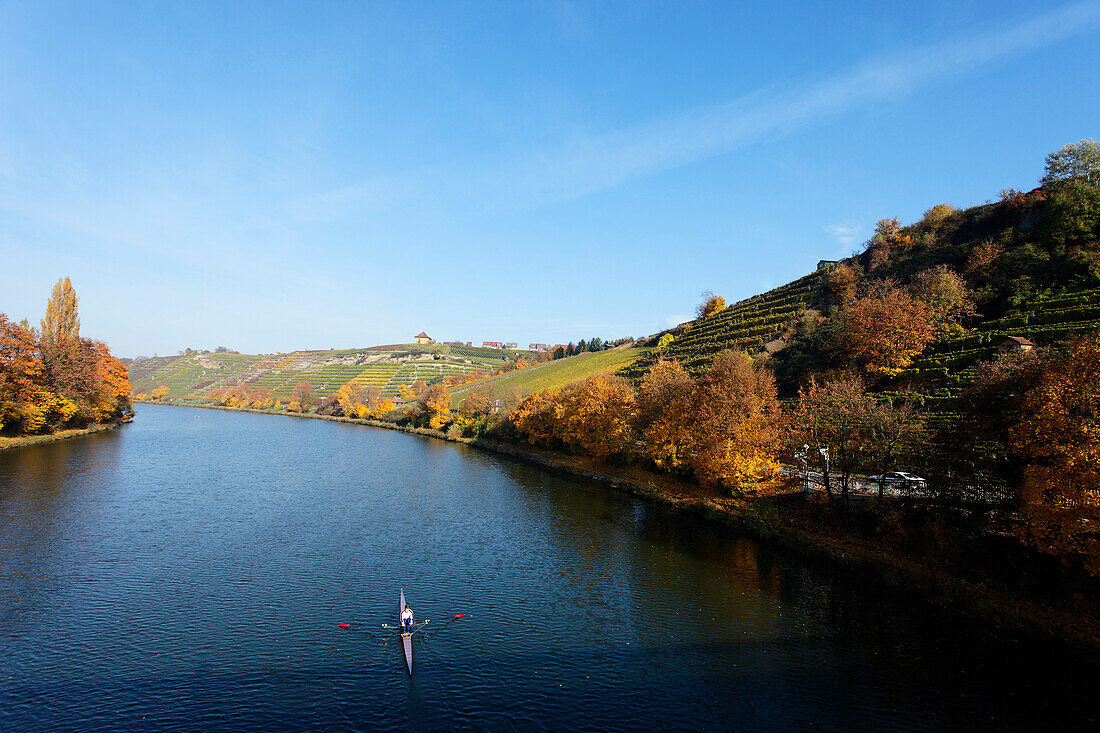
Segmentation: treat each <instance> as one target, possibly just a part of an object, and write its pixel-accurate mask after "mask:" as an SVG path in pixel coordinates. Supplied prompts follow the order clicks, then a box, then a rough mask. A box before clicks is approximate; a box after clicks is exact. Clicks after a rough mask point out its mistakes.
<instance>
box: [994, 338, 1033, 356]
mask: <svg viewBox="0 0 1100 733" xmlns="http://www.w3.org/2000/svg"><path fill="white" fill-rule="evenodd" d="M1034 348H1035V343H1034V342H1033V341H1029V340H1027V339H1026V338H1024V337H1023V336H1008V337H1007V338H1005V340H1004V341H1002V342H1001V345H1000V346H998V347H997V351H999V352H1001V353H1002V354H1007V353H1008V352H1010V351H1031V350H1032V349H1034Z"/></svg>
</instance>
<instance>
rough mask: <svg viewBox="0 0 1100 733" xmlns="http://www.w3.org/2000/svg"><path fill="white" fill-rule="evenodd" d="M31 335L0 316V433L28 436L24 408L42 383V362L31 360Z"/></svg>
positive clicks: (26, 415) (27, 408)
mask: <svg viewBox="0 0 1100 733" xmlns="http://www.w3.org/2000/svg"><path fill="white" fill-rule="evenodd" d="M36 350H37V346H36V344H35V338H34V334H33V333H31V331H30V329H28V328H26V327H24V326H22V325H20V324H17V323H12V322H11V321H9V320H8V317H7V316H6V315H5V314H3V313H0V430H3V429H4V428H6V427H7V428H12V427H13V426H14V429H18V430H19V431H20V432H29V431H27V430H26V429H25V427H24V423H25V422H26V419H27V417H28V414H29V410H30V405H29V404H28V403H29V401H30V399H31V396H32V395H34V394H35V393H36V392H37V391H38V389H39V387H40V385H41V383H42V377H43V374H42V371H43V369H42V362H40V361H39V360H38V359H37V358H35V351H36Z"/></svg>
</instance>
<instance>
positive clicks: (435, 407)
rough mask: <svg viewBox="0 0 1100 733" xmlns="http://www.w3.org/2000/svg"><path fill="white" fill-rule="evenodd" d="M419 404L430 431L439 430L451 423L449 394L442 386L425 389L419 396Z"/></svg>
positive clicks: (434, 385) (436, 385)
mask: <svg viewBox="0 0 1100 733" xmlns="http://www.w3.org/2000/svg"><path fill="white" fill-rule="evenodd" d="M419 403H420V405H421V406H422V407H423V409H424V414H425V415H426V416H427V418H428V427H430V428H431V429H433V430H439V429H440V428H442V427H443V426H444V425H446V424H447V423H449V422H450V421H451V393H450V392H448V391H447V388H446V387H445V386H443V385H442V384H433V385H432V386H431V387H428V388H426V389H425V390H424V392H423V393H422V394H421V395H420V399H419Z"/></svg>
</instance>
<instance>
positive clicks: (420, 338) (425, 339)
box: [413, 331, 432, 344]
mask: <svg viewBox="0 0 1100 733" xmlns="http://www.w3.org/2000/svg"><path fill="white" fill-rule="evenodd" d="M413 340H414V341H416V343H418V344H430V343H431V342H432V339H431V337H430V336H429V335H428V334H426V333H424V332H423V331H421V332H420V333H418V334H416V336H414V337H413Z"/></svg>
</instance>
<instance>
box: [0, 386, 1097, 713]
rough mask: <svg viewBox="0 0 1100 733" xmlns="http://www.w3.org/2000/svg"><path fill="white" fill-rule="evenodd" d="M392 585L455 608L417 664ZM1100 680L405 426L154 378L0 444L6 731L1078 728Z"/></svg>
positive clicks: (1060, 655)
mask: <svg viewBox="0 0 1100 733" xmlns="http://www.w3.org/2000/svg"><path fill="white" fill-rule="evenodd" d="M402 587H403V588H404V589H405V592H406V594H407V595H408V597H409V599H410V601H411V602H412V605H413V607H414V609H415V610H416V611H417V614H418V616H420V617H422V618H423V617H431V618H436V619H447V618H450V617H452V616H453V615H454V614H456V613H463V614H465V618H464V619H462V620H460V621H458V622H455V623H452V624H450V625H448V626H445V627H441V628H438V629H437V630H435V631H434V632H433V633H430V634H427V635H426V636H424V637H423V638H421V639H419V640H418V641H417V647H416V672H415V675H414V676H413V677H412V678H410V677H409V676H408V674H407V673H406V672H405V668H404V662H403V658H402V654H401V648H400V644H399V643H398V640H397V638H396V637H394V636H393V635H392V634H390V633H388V632H386V631H384V630H383V629H381V628H380V624H382V623H383V622H387V621H391V620H392V617H393V616H394V615H395V614H396V604H397V595H398V590H399V589H400V588H402ZM344 621H346V622H350V623H353V624H354V626H353V628H352V629H350V630H349V629H341V628H338V627H337V624H338V623H340V622H344ZM433 626H436V624H434V623H433V624H430V625H429V626H428V629H429V630H430V629H432V627H433ZM1098 683H1100V674H1098V672H1097V670H1096V669H1095V668H1093V667H1091V666H1088V665H1086V664H1084V663H1082V662H1080V661H1076V660H1074V659H1072V658H1070V657H1069V656H1068V655H1066V654H1065V652H1063V651H1061V650H1057V649H1052V648H1049V647H1046V646H1043V645H1037V644H1034V643H1030V642H1025V641H1021V640H1016V639H1013V638H1010V637H1005V636H1002V635H998V634H997V633H995V632H989V631H985V630H983V629H982V627H980V626H977V625H975V624H971V623H968V622H965V621H962V620H959V619H957V618H953V617H951V616H948V615H945V614H943V613H941V612H938V611H935V610H932V609H929V608H927V607H924V606H922V605H921V604H919V603H918V602H916V601H914V600H913V599H912V598H908V597H904V596H901V595H898V594H897V593H895V592H892V591H889V590H886V589H882V588H879V587H878V586H876V585H875V584H873V583H868V582H867V581H865V580H861V579H859V578H853V577H850V576H846V575H842V574H837V573H836V572H833V571H831V570H830V569H828V568H823V567H820V566H815V565H810V564H807V563H804V562H802V561H801V560H799V559H797V558H792V557H788V556H784V555H777V554H775V553H773V552H770V551H768V550H767V549H764V548H761V547H760V546H758V545H756V544H755V543H753V542H751V541H748V540H744V539H739V538H737V537H736V536H733V535H731V534H730V533H728V532H727V531H725V530H722V529H721V528H717V527H710V526H708V525H705V524H700V523H698V522H694V521H686V520H681V519H678V518H676V517H675V516H671V515H669V514H668V513H666V512H665V511H663V510H660V509H658V508H655V507H652V506H647V505H646V504H644V503H641V502H638V501H636V500H634V499H632V498H629V497H625V496H622V495H619V494H616V493H613V492H610V491H608V490H605V489H604V488H602V487H600V486H595V485H591V484H587V483H584V482H579V481H576V480H573V479H570V478H564V477H562V476H559V475H556V474H554V473H552V472H548V471H545V470H542V469H539V468H535V467H531V466H527V465H525V464H521V463H516V462H513V461H511V460H509V459H505V458H502V457H498V456H495V455H492V454H487V453H482V452H479V451H476V450H473V449H469V448H465V447H462V446H455V445H451V444H446V443H442V442H438V441H432V440H426V439H422V438H418V437H413V436H408V435H404V434H400V433H393V432H387V431H380V430H372V429H367V428H361V427H355V426H348V425H341V424H337V423H328V422H321V421H314V420H292V419H286V418H277V417H267V416H260V415H249V414H235V413H226V412H216V411H209V410H190V409H181V408H172V407H147V406H142V407H141V410H140V414H139V415H138V419H137V421H136V422H135V423H134V424H132V425H130V426H127V427H125V428H123V429H122V430H119V431H115V432H112V433H109V434H104V435H98V436H91V437H88V438H83V439H78V440H72V441H67V442H61V443H55V444H52V445H46V446H38V447H30V448H25V449H20V450H16V451H9V452H6V453H0V729H2V730H4V731H12V730H118V729H134V730H179V731H194V730H240V729H242V728H253V729H256V728H262V729H270V730H284V729H285V730H347V729H351V730H374V729H386V728H411V729H440V730H445V729H456V728H460V729H461V728H465V729H479V730H480V729H488V730H524V731H526V730H539V729H613V730H620V729H629V730H638V729H702V728H706V729H709V730H752V729H759V730H791V729H804V728H819V729H826V730H829V729H833V730H836V729H847V730H860V729H862V730H942V729H953V730H974V729H991V730H1004V729H1018V730H1066V729H1095V725H1096V722H1097V712H1096V703H1095V700H1094V693H1095V691H1096V690H1097V689H1100V688H1098V687H1097V685H1098Z"/></svg>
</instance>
